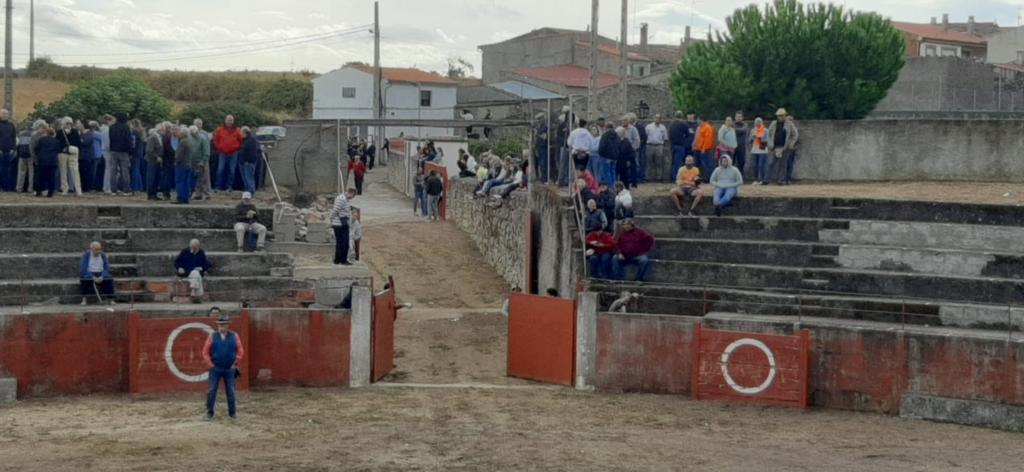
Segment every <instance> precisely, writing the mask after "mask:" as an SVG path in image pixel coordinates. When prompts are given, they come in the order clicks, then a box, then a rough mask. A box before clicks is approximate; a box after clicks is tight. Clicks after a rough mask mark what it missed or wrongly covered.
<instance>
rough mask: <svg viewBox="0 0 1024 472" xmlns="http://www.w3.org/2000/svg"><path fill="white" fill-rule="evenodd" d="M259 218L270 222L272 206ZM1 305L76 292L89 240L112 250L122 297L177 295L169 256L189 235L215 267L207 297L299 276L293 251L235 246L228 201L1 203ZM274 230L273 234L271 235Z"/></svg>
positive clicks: (277, 289) (258, 293) (234, 296)
mask: <svg viewBox="0 0 1024 472" xmlns="http://www.w3.org/2000/svg"><path fill="white" fill-rule="evenodd" d="M259 218H260V221H261V222H264V224H266V225H267V226H268V227H271V226H272V220H273V212H272V210H269V209H268V210H260V214H259ZM0 221H2V225H0V226H2V227H0V305H21V304H31V303H40V302H44V301H53V300H55V299H56V300H57V301H59V302H61V303H69V302H77V301H78V300H80V298H79V297H80V296H79V288H78V284H79V282H78V271H79V263H80V258H81V255H82V253H83V252H84V251H85V250H86V248H88V246H89V243H90V242H92V241H99V242H101V243H103V245H104V249H105V250H106V251H107V253H108V255H109V256H110V264H111V270H112V272H113V275H114V278H115V282H116V289H117V290H116V294H117V298H118V300H119V301H122V302H134V303H143V302H152V301H159V302H165V301H169V300H171V299H173V298H174V295H175V283H176V282H177V280H178V278H177V276H176V274H175V269H174V259H175V258H176V257H177V254H178V251H180V250H181V249H182V248H184V247H186V246H188V243H189V241H190V240H191V239H193V238H198V239H199V240H200V241H202V244H203V249H204V250H205V251H206V253H207V257H209V258H210V260H211V263H212V264H213V268H212V270H211V271H210V274H209V276H208V277H207V278H206V281H207V294H208V296H207V299H208V300H210V301H232V302H237V301H240V300H250V301H255V300H273V299H277V298H279V297H281V296H283V295H285V294H286V293H288V292H289V291H291V290H295V289H298V288H304V287H299V285H300V284H297V283H296V282H295V281H293V280H292V275H293V271H294V264H293V260H292V257H291V255H289V254H286V253H275V252H274V251H273V245H272V244H270V245H268V251H267V252H255V253H237V252H235V250H236V240H235V233H234V230H233V229H232V226H233V225H234V222H235V214H234V208H233V207H226V206H223V207H216V206H178V205H125V206H115V205H79V204H43V205H38V204H31V205H0ZM268 238H272V234H270V235H268Z"/></svg>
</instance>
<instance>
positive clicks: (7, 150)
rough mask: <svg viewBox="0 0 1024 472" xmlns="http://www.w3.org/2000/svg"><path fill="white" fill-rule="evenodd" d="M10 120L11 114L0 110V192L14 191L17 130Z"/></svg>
mask: <svg viewBox="0 0 1024 472" xmlns="http://www.w3.org/2000/svg"><path fill="white" fill-rule="evenodd" d="M10 118H11V112H9V111H7V110H6V109H0V191H3V192H11V191H14V182H15V179H16V178H17V168H18V156H17V154H16V153H15V152H14V151H15V147H16V146H17V145H18V128H16V127H15V126H14V123H11V120H10ZM79 190H81V189H79Z"/></svg>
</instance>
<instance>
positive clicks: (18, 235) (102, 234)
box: [0, 227, 273, 254]
mask: <svg viewBox="0 0 1024 472" xmlns="http://www.w3.org/2000/svg"><path fill="white" fill-rule="evenodd" d="M193 238H198V239H199V240H200V241H201V242H202V244H203V248H204V249H205V250H207V251H234V250H235V249H236V247H237V240H236V239H235V231H234V230H233V229H227V228H225V229H191V228H184V229H174V228H123V229H117V230H110V229H101V228H7V227H4V228H0V253H8V254H11V253H16V254H34V253H63V252H69V251H73V250H81V251H85V250H86V248H88V247H89V243H91V242H92V241H99V242H101V243H103V244H104V246H107V248H108V249H109V250H110V251H111V252H139V253H143V252H164V251H170V250H175V251H178V250H181V248H184V247H186V246H188V244H189V241H191V240H192V239H193ZM267 239H268V240H273V234H271V233H268V234H267Z"/></svg>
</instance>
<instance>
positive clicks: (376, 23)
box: [373, 2, 387, 162]
mask: <svg viewBox="0 0 1024 472" xmlns="http://www.w3.org/2000/svg"><path fill="white" fill-rule="evenodd" d="M381 75H382V74H381V70H380V2H373V119H375V120H380V119H382V118H383V116H381V93H380V82H381ZM383 134H384V127H383V126H381V125H380V124H377V132H376V135H377V136H375V137H374V139H373V143H374V147H376V148H377V151H376V152H378V153H379V152H381V147H382V146H383V144H384V141H383V140H382V139H383V138H384V136H383ZM377 162H387V156H380V158H378V159H377Z"/></svg>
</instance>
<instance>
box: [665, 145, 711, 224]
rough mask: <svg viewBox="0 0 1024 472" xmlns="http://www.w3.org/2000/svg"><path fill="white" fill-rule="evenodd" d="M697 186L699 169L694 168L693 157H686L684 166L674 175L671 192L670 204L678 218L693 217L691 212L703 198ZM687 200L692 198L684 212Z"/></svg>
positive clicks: (702, 193)
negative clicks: (673, 206) (674, 207)
mask: <svg viewBox="0 0 1024 472" xmlns="http://www.w3.org/2000/svg"><path fill="white" fill-rule="evenodd" d="M699 185H700V168H699V167H697V166H696V163H695V162H694V159H693V156H686V164H685V165H683V167H680V168H679V172H678V173H676V188H674V189H672V192H671V195H672V202H673V203H675V205H676V210H678V211H679V216H683V215H688V216H694V215H693V211H694V210H696V209H697V205H699V204H700V200H701V198H704V192H702V191H701V190H700V187H699ZM687 198H692V199H693V203H691V204H690V207H689V209H688V210H684V209H683V207H684V206H685V205H684V203H685V202H686V199H687Z"/></svg>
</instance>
